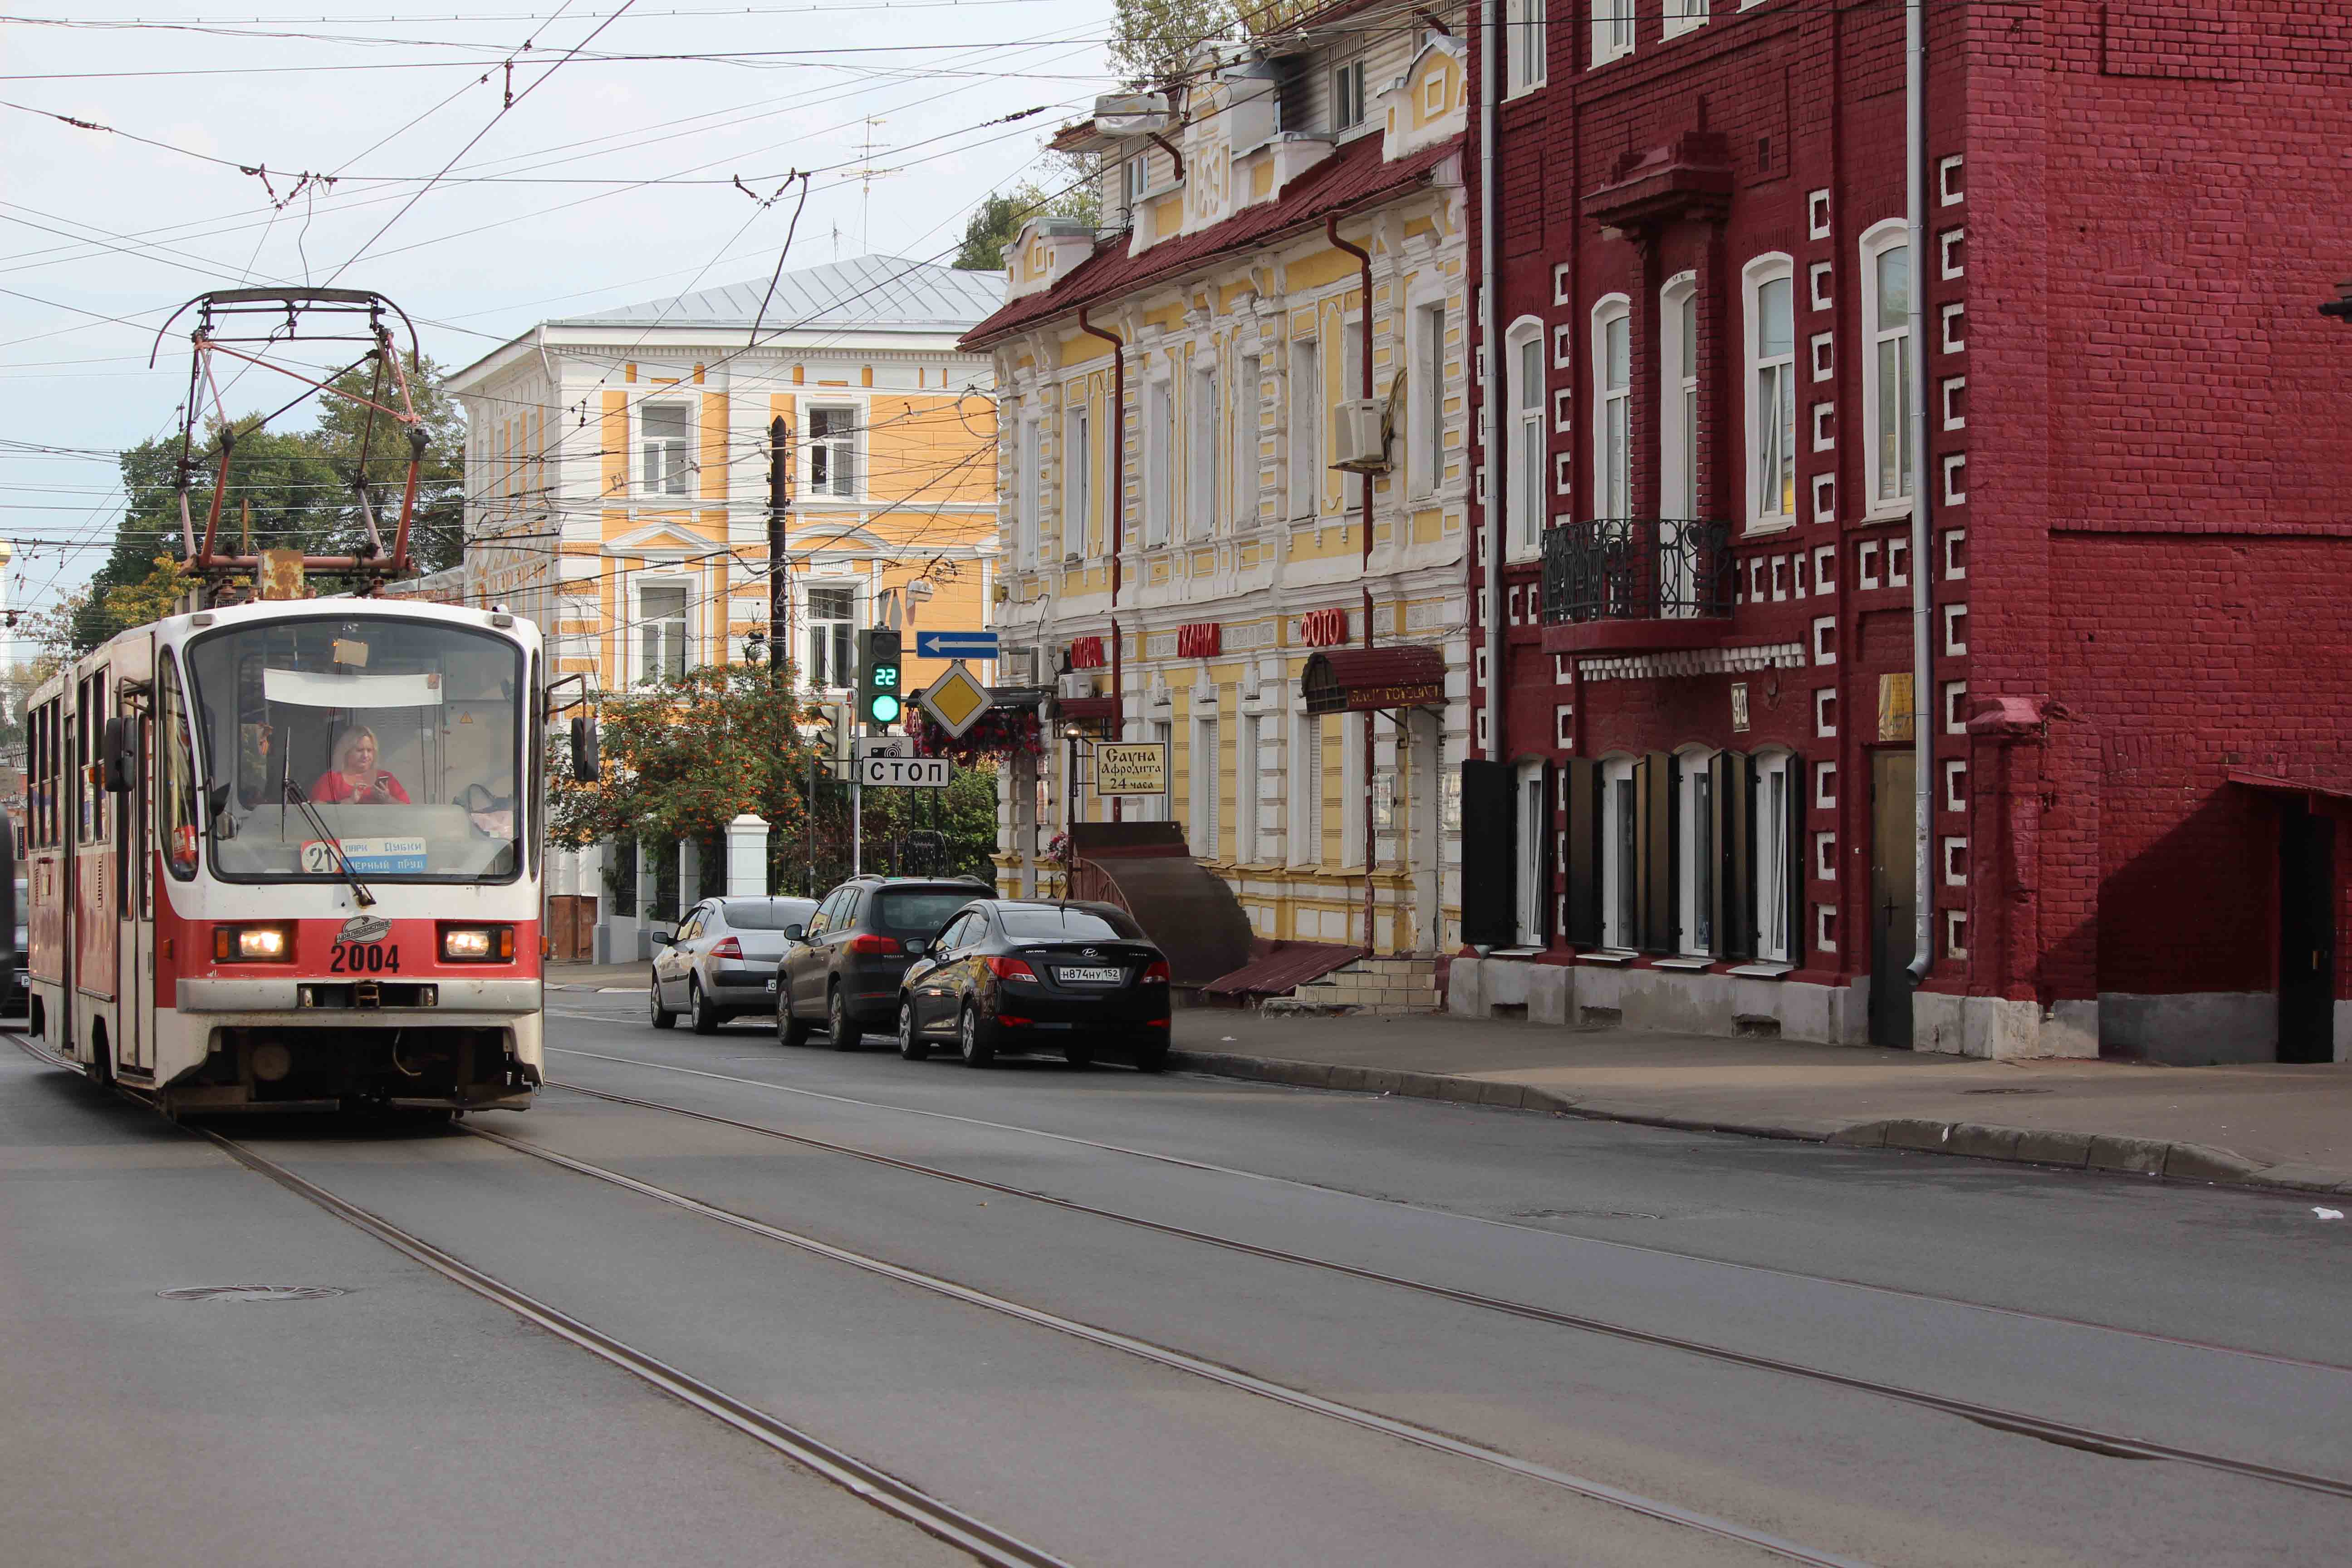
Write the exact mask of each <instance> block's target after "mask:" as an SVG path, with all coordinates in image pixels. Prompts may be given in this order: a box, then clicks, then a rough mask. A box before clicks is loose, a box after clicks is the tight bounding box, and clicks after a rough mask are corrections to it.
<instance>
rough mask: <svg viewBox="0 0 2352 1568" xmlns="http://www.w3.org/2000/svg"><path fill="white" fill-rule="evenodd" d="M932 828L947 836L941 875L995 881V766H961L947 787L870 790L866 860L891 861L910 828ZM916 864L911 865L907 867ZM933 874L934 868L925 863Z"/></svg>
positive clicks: (873, 863) (873, 864) (871, 865)
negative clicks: (893, 853)
mask: <svg viewBox="0 0 2352 1568" xmlns="http://www.w3.org/2000/svg"><path fill="white" fill-rule="evenodd" d="M925 830H928V831H932V832H937V833H940V834H942V835H944V836H945V837H946V839H947V856H946V860H945V863H944V864H943V865H941V866H940V868H938V871H937V875H940V876H942V877H979V878H982V879H985V880H987V881H989V882H994V881H995V880H996V867H995V864H994V862H993V860H992V857H993V856H994V855H995V853H996V765H995V764H994V763H979V764H977V765H973V766H968V767H967V766H961V765H959V766H958V767H957V768H956V770H955V772H954V773H952V774H951V775H950V777H949V780H948V786H947V788H945V789H943V790H930V789H870V790H867V791H866V866H867V868H869V869H870V868H875V867H877V866H887V864H888V862H889V852H890V850H891V849H892V848H893V847H897V846H899V845H903V844H904V842H905V840H906V837H907V836H908V834H909V833H913V832H918V831H925ZM905 868H906V869H908V870H913V869H915V868H914V867H912V866H911V865H909V866H907V867H905ZM922 869H923V870H924V871H925V873H926V874H929V869H930V868H928V867H925V868H922Z"/></svg>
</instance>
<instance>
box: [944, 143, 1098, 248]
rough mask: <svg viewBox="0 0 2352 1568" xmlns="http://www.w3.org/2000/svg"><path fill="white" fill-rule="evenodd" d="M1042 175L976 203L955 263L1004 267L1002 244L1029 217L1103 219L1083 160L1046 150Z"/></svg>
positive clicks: (1008, 242) (1091, 172)
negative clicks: (978, 203)
mask: <svg viewBox="0 0 2352 1568" xmlns="http://www.w3.org/2000/svg"><path fill="white" fill-rule="evenodd" d="M1036 216H1045V217H1069V218H1076V219H1078V220H1079V221H1080V222H1082V223H1087V224H1093V223H1098V222H1100V221H1101V218H1102V189H1101V187H1100V186H1099V185H1098V184H1096V182H1095V177H1094V170H1093V169H1092V167H1091V166H1090V165H1089V163H1087V160H1084V159H1081V158H1077V157H1076V156H1073V155H1072V154H1070V153H1055V152H1053V151H1051V150H1048V151H1047V152H1046V153H1045V173H1044V174H1043V175H1042V176H1041V177H1040V178H1038V179H1034V180H1024V181H1022V182H1021V184H1017V185H1015V186H1013V188H1012V189H1011V190H1010V191H1007V192H1006V193H1004V195H1001V196H991V197H989V198H988V199H987V200H986V201H984V202H982V203H981V204H980V205H979V206H978V207H977V208H975V209H974V210H973V212H972V215H971V221H970V222H968V223H966V224H965V225H964V229H963V248H962V249H961V250H959V251H957V252H956V258H955V265H956V266H958V267H960V268H963V269H964V270H965V271H967V272H992V271H995V270H997V269H998V268H1002V267H1003V265H1004V252H1005V249H1006V247H1009V246H1010V245H1012V243H1013V240H1014V239H1015V238H1017V237H1019V236H1020V233H1021V226H1022V225H1024V224H1025V223H1027V222H1028V221H1029V220H1030V219H1031V218H1032V217H1036Z"/></svg>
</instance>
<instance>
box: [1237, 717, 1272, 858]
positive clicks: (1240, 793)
mask: <svg viewBox="0 0 2352 1568" xmlns="http://www.w3.org/2000/svg"><path fill="white" fill-rule="evenodd" d="M1264 730H1265V720H1263V719H1261V718H1259V717H1258V716H1257V715H1256V714H1255V713H1249V714H1244V715H1243V717H1242V732H1241V744H1240V745H1239V746H1238V747H1236V748H1235V749H1234V833H1235V837H1236V842H1235V843H1234V859H1236V860H1239V861H1242V862H1244V863H1247V862H1250V861H1254V860H1255V859H1256V858H1258V822H1257V817H1258V801H1257V792H1258V780H1259V778H1260V776H1261V774H1262V772H1263V769H1264V763H1262V762H1261V761H1260V760H1259V757H1258V746H1259V744H1260V740H1259V737H1260V736H1261V734H1262V733H1263V732H1264Z"/></svg>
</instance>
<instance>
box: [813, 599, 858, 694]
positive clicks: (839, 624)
mask: <svg viewBox="0 0 2352 1568" xmlns="http://www.w3.org/2000/svg"><path fill="white" fill-rule="evenodd" d="M856 614H857V590H856V589H855V588H811V589H810V590H809V591H808V683H809V685H810V686H812V687H821V688H824V689H840V688H842V687H845V686H849V685H852V684H854V683H855V682H856V679H857V671H856V658H855V656H854V655H853V653H852V652H851V645H852V644H853V643H854V642H855V641H856V631H857V621H856Z"/></svg>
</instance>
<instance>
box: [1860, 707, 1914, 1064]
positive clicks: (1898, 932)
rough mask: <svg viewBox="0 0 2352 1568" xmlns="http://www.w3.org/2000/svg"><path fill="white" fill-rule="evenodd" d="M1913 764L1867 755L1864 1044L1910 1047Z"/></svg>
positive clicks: (1909, 758)
mask: <svg viewBox="0 0 2352 1568" xmlns="http://www.w3.org/2000/svg"><path fill="white" fill-rule="evenodd" d="M1917 777H1918V760H1917V758H1916V757H1915V756H1914V755H1913V754H1912V752H1910V751H1908V750H1907V749H1906V750H1904V751H1884V752H1872V753H1871V756H1870V1043H1871V1044H1872V1045H1874V1046H1894V1047H1898V1048H1900V1049H1904V1050H1908V1049H1909V1048H1910V1047H1911V992H1912V989H1913V982H1912V979H1911V969H1910V965H1911V959H1912V955H1913V953H1914V952H1916V932H1915V931H1914V930H1913V926H1914V923H1915V921H1916V920H1917V918H1918V907H1919V889H1918V879H1917V876H1916V871H1917V867H1916V864H1915V862H1914V858H1913V857H1914V856H1915V855H1916V846H1915V841H1914V839H1913V837H1912V832H1913V827H1914V818H1913V814H1914V812H1915V811H1916V809H1917V806H1916V802H1915V801H1914V799H1913V798H1912V793H1911V792H1912V785H1913V783H1914V781H1915V780H1916V778H1917Z"/></svg>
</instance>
